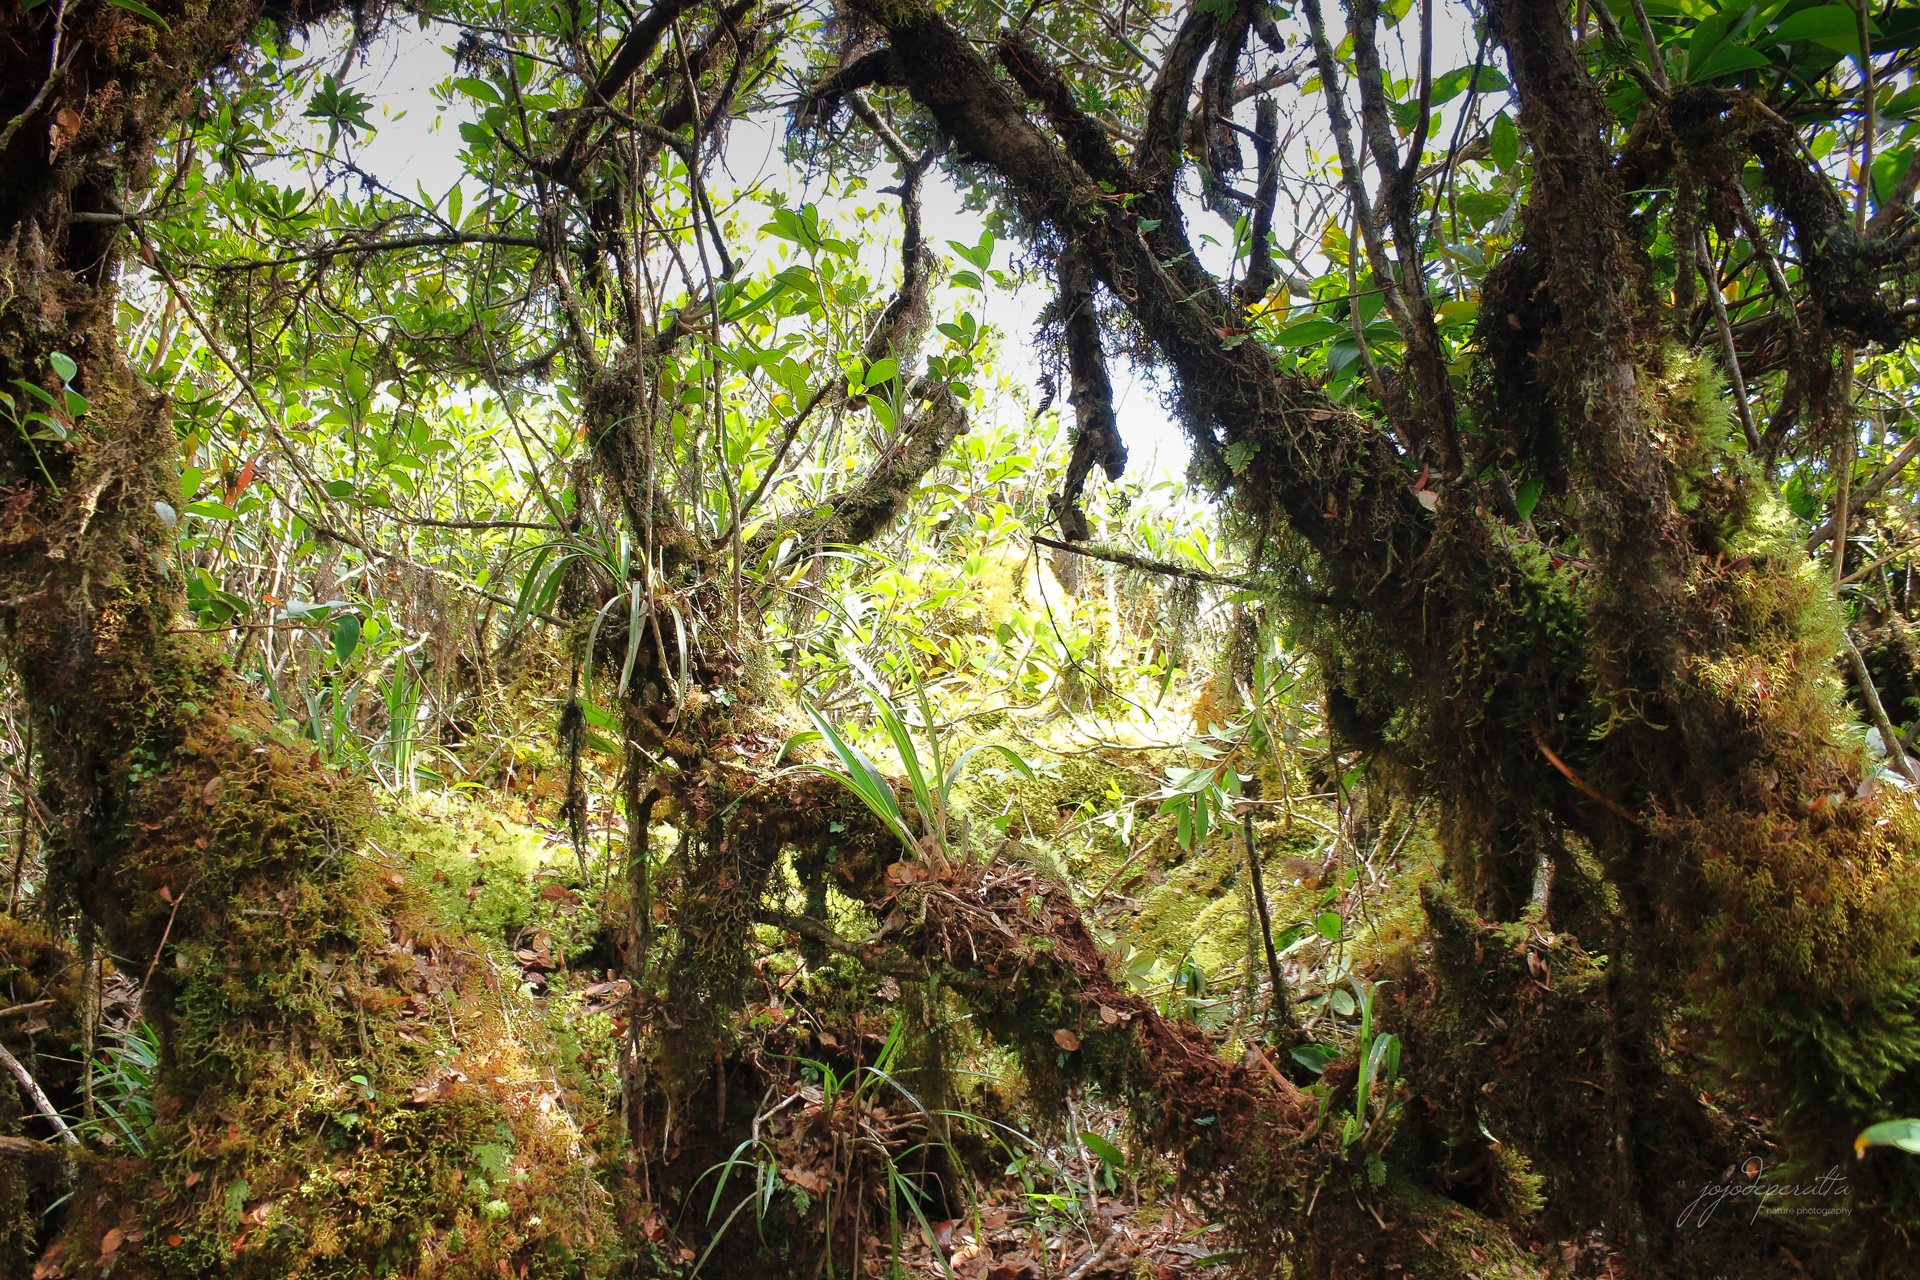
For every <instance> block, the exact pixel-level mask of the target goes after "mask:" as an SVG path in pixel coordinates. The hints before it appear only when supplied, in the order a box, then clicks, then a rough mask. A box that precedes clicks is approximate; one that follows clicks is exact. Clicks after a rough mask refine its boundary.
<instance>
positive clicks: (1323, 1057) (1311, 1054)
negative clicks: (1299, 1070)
mask: <svg viewBox="0 0 1920 1280" xmlns="http://www.w3.org/2000/svg"><path fill="white" fill-rule="evenodd" d="M1339 1056H1340V1051H1339V1050H1338V1049H1336V1048H1334V1047H1333V1046H1332V1045H1327V1044H1303V1045H1297V1046H1295V1048H1294V1050H1293V1060H1294V1061H1295V1062H1297V1063H1299V1064H1300V1065H1301V1066H1303V1067H1305V1068H1306V1069H1307V1070H1309V1071H1311V1072H1313V1074H1315V1075H1319V1074H1320V1073H1321V1072H1323V1071H1325V1070H1326V1069H1327V1064H1328V1063H1329V1062H1332V1061H1333V1060H1334V1059H1335V1058H1338V1057H1339Z"/></svg>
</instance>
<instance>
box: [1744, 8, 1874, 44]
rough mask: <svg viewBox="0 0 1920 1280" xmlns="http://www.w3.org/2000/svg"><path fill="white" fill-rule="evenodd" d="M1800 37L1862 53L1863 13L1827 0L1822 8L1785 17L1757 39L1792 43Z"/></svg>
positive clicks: (1767, 41) (1767, 42) (1765, 41)
mask: <svg viewBox="0 0 1920 1280" xmlns="http://www.w3.org/2000/svg"><path fill="white" fill-rule="evenodd" d="M1799 40H1811V41H1813V42H1814V43H1815V44H1821V45H1825V46H1826V47H1827V48H1829V49H1836V50H1838V51H1839V52H1841V53H1851V54H1854V55H1856V56H1858V54H1859V52H1860V18H1859V15H1858V14H1856V13H1855V12H1854V11H1853V10H1852V9H1851V8H1849V7H1848V6H1846V5H1843V4H1827V5H1821V6H1820V7H1819V8H1818V9H1802V10H1801V11H1800V12H1798V13H1795V14H1789V15H1788V16H1787V17H1786V18H1784V19H1782V20H1781V22H1780V25H1779V26H1777V27H1775V28H1774V29H1773V30H1772V31H1771V32H1770V33H1768V34H1767V35H1766V36H1763V37H1762V38H1761V40H1760V41H1757V42H1756V43H1766V44H1792V43H1794V42H1795V41H1799Z"/></svg>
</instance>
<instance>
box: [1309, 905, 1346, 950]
mask: <svg viewBox="0 0 1920 1280" xmlns="http://www.w3.org/2000/svg"><path fill="white" fill-rule="evenodd" d="M1343 923H1344V922H1343V921H1342V920H1341V919H1340V913H1339V912H1338V911H1323V912H1321V913H1320V914H1319V915H1317V916H1315V917H1314V918H1313V927H1314V928H1315V929H1317V930H1319V932H1320V936H1321V937H1323V938H1325V939H1326V940H1327V941H1328V942H1335V941H1338V940H1339V938H1340V930H1341V927H1342V925H1343Z"/></svg>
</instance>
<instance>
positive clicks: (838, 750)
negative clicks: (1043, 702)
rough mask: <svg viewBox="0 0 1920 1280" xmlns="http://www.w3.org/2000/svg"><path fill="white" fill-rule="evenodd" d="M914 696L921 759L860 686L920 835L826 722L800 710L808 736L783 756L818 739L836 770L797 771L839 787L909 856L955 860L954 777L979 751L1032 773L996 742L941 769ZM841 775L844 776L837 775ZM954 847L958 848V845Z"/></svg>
mask: <svg viewBox="0 0 1920 1280" xmlns="http://www.w3.org/2000/svg"><path fill="white" fill-rule="evenodd" d="M914 688H915V692H916V693H917V694H918V695H919V701H920V724H921V727H922V728H923V729H924V730H925V733H926V737H927V755H925V756H922V755H921V753H920V748H919V745H918V744H917V743H915V742H914V739H913V734H912V732H910V731H909V730H908V728H907V725H906V722H905V721H904V720H902V719H901V717H900V713H899V711H898V710H897V709H896V708H895V707H894V705H893V703H892V702H891V701H890V700H889V699H888V698H887V696H886V695H885V694H884V693H882V692H881V691H880V690H878V689H876V688H874V687H873V686H872V685H867V686H866V694H867V697H868V699H869V700H870V701H871V702H872V703H873V708H874V713H875V715H876V716H877V718H878V719H879V721H880V726H881V727H882V728H883V729H885V730H886V732H887V737H888V739H889V740H891V741H892V743H893V749H894V751H895V752H896V753H897V754H898V755H899V757H900V765H901V767H902V768H903V769H904V770H905V771H906V775H907V785H908V788H909V790H910V791H911V792H912V795H913V807H914V810H915V814H916V816H917V817H918V818H919V822H920V829H921V831H922V832H924V834H918V835H917V834H915V832H914V830H913V827H912V826H911V825H910V824H909V822H908V820H907V813H906V811H905V810H904V809H903V808H902V807H901V805H900V801H899V798H898V796H897V795H896V794H895V793H894V789H893V784H892V783H890V782H888V781H887V778H886V775H885V774H883V773H881V772H880V769H879V767H878V766H877V765H875V764H874V763H873V761H872V759H870V758H869V757H868V756H867V753H866V752H864V751H862V750H861V749H860V748H859V747H858V746H856V745H854V744H853V743H852V742H850V741H848V740H847V739H846V738H845V737H844V736H842V734H841V733H840V731H839V730H837V729H835V728H834V727H833V725H832V724H831V723H830V722H829V721H828V720H827V718H826V717H825V716H823V715H821V714H820V712H819V711H818V710H816V709H815V708H813V707H811V706H808V707H805V708H804V709H805V711H806V713H807V719H809V720H810V721H812V722H813V732H811V733H800V734H796V735H795V736H794V737H793V738H791V739H789V740H788V742H787V745H786V747H785V748H783V749H782V754H783V755H784V754H785V752H786V751H787V750H790V749H791V748H793V747H794V746H796V745H798V744H799V743H801V742H803V741H809V740H812V739H814V738H816V737H817V738H818V739H820V740H821V741H823V742H825V743H826V744H827V746H828V747H829V748H830V749H831V750H832V751H833V754H834V755H835V757H837V758H838V759H839V761H840V765H841V769H840V770H836V769H833V768H830V767H828V766H826V765H815V764H806V765H801V766H800V768H802V769H804V770H808V771H811V772H816V773H823V774H825V775H827V776H828V777H830V778H837V779H839V780H840V781H842V782H844V783H845V784H846V785H847V786H848V787H849V788H850V789H851V790H852V791H853V793H854V794H855V795H856V796H858V797H859V798H860V802H861V803H862V804H864V805H866V807H867V808H868V810H870V811H871V812H872V814H873V816H874V817H876V818H878V819H880V821H881V822H882V823H884V824H885V825H886V827H887V829H888V830H889V831H891V832H893V834H894V835H895V836H897V837H899V839H900V843H901V844H903V845H905V846H906V847H907V849H908V850H909V851H911V852H913V853H915V854H918V855H920V856H922V857H926V858H930V859H931V858H936V857H937V858H943V859H948V860H951V859H952V858H953V857H954V856H955V854H956V852H957V851H956V848H955V844H956V842H955V840H954V835H953V829H952V814H953V788H954V786H955V785H956V784H957V783H958V782H959V781H960V775H961V773H962V771H963V770H964V769H965V768H966V766H967V762H968V761H970V760H972V759H973V757H975V756H976V755H979V754H980V753H981V752H983V751H997V752H999V753H1000V755H1001V756H1002V757H1003V758H1004V759H1005V760H1006V761H1007V763H1008V764H1009V765H1010V766H1012V768H1013V769H1014V770H1015V771H1016V772H1017V773H1019V774H1020V775H1021V776H1023V777H1028V778H1031V777H1032V776H1033V767H1032V766H1031V765H1029V764H1028V763H1027V762H1026V760H1025V759H1024V758H1022V757H1021V755H1020V754H1019V752H1017V751H1014V750H1013V749H1012V748H1011V747H1006V746H1003V745H1001V744H1000V743H997V742H983V743H977V744H975V745H974V746H971V747H968V748H967V749H966V750H965V751H962V752H961V753H960V755H959V757H958V758H957V759H955V760H954V762H953V764H952V765H951V766H948V765H947V763H946V758H945V753H944V752H943V751H942V750H941V747H940V735H939V734H938V733H937V732H935V730H934V727H933V726H934V718H933V705H932V703H931V702H930V701H929V700H928V698H927V692H926V689H925V688H924V687H923V686H921V685H920V684H919V683H918V682H917V681H916V682H915V686H914ZM841 770H844V772H842V771H841ZM960 843H962V844H964V840H962V841H961V842H960Z"/></svg>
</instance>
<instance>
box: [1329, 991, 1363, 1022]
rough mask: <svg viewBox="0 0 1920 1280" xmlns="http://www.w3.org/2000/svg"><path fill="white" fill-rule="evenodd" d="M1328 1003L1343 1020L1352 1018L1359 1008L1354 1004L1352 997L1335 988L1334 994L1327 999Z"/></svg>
mask: <svg viewBox="0 0 1920 1280" xmlns="http://www.w3.org/2000/svg"><path fill="white" fill-rule="evenodd" d="M1327 1003H1328V1004H1330V1005H1332V1006H1333V1011H1334V1012H1335V1013H1337V1014H1339V1015H1340V1016H1341V1017H1343V1018H1351V1017H1352V1016H1353V1011H1354V1010H1355V1009H1356V1008H1358V1007H1359V1006H1358V1005H1356V1004H1354V1002H1353V997H1352V996H1351V995H1348V994H1347V993H1346V992H1345V991H1342V990H1340V989H1338V988H1335V989H1334V991H1333V992H1332V994H1330V995H1329V996H1328V997H1327Z"/></svg>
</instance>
